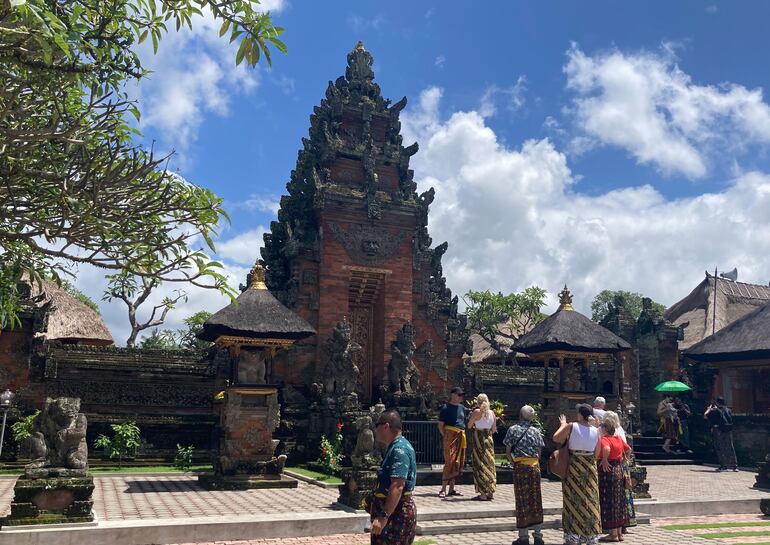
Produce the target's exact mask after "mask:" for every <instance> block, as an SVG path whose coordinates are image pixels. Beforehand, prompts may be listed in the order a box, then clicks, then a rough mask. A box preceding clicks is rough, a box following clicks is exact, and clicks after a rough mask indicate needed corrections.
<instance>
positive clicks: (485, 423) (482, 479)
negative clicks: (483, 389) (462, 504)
mask: <svg viewBox="0 0 770 545" xmlns="http://www.w3.org/2000/svg"><path fill="white" fill-rule="evenodd" d="M476 402H477V403H478V407H477V408H476V409H474V410H473V412H472V413H471V416H470V418H469V419H468V429H469V430H471V433H472V434H473V460H472V461H473V482H474V484H475V485H476V492H477V493H478V496H476V497H475V498H474V499H475V500H479V501H491V500H492V499H493V498H494V495H495V488H496V487H497V466H496V465H495V441H494V434H495V433H497V417H496V416H495V413H493V412H492V409H490V408H489V398H488V397H487V395H486V394H479V395H478V397H477V398H476Z"/></svg>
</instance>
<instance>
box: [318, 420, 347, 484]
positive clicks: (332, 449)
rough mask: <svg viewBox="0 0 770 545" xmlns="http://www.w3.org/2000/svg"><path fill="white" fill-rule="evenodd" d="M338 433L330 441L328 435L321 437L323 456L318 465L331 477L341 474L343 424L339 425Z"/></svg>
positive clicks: (320, 457) (339, 423) (319, 458)
mask: <svg viewBox="0 0 770 545" xmlns="http://www.w3.org/2000/svg"><path fill="white" fill-rule="evenodd" d="M336 428H337V432H336V433H335V434H334V437H332V439H331V440H330V439H329V438H328V437H326V435H322V436H321V455H320V456H319V457H318V463H319V464H321V466H322V467H323V469H324V471H325V472H326V473H327V474H329V475H339V474H340V458H341V457H342V423H341V422H338V423H337V426H336Z"/></svg>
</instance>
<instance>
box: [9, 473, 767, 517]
mask: <svg viewBox="0 0 770 545" xmlns="http://www.w3.org/2000/svg"><path fill="white" fill-rule="evenodd" d="M94 481H95V484H96V490H95V491H94V508H95V510H96V514H97V516H98V517H99V519H100V520H131V519H133V520H135V519H157V518H189V517H217V516H222V515H249V514H254V515H265V514H278V513H308V512H319V511H329V510H331V509H333V507H332V504H333V503H334V502H335V501H336V499H337V491H336V490H335V489H333V488H321V487H317V486H314V485H310V484H306V483H299V487H298V488H296V489H272V490H249V491H243V492H228V491H216V492H209V491H207V490H204V489H203V488H201V487H200V486H198V482H197V480H196V478H195V477H191V476H184V475H168V476H142V475H139V474H137V475H99V474H97V475H95V476H94ZM648 482H649V483H650V490H651V491H652V494H653V496H654V497H655V498H656V499H658V500H707V499H712V500H713V499H721V498H746V497H761V496H764V497H768V494H767V492H761V491H758V490H756V489H753V488H751V486H752V485H753V484H754V474H753V473H751V472H746V471H741V472H738V473H733V472H725V473H716V472H714V471H713V470H711V469H710V468H707V467H703V466H651V467H649V468H648ZM13 483H14V480H13V479H5V478H3V479H0V513H7V512H8V509H9V506H10V503H11V499H12V497H13ZM438 490H439V487H437V486H420V487H418V488H417V490H416V491H415V501H416V503H417V508H418V511H436V510H441V511H445V510H452V509H457V510H462V511H468V510H475V509H487V508H489V507H490V506H495V507H504V508H511V509H513V505H514V497H513V485H500V486H498V490H497V493H496V494H495V501H494V502H476V501H472V497H473V496H474V495H475V494H474V491H473V487H472V486H470V485H465V486H458V490H459V491H460V492H461V493H462V494H463V496H460V497H456V498H447V499H440V498H438V497H437V495H436V494H437V493H438ZM543 502H544V504H546V505H549V506H561V484H560V483H558V482H543Z"/></svg>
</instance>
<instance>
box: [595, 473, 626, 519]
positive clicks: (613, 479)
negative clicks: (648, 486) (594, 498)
mask: <svg viewBox="0 0 770 545" xmlns="http://www.w3.org/2000/svg"><path fill="white" fill-rule="evenodd" d="M598 471H599V503H600V505H601V513H602V531H604V532H609V531H610V530H613V529H615V528H622V527H623V526H626V525H627V524H628V499H627V498H626V478H625V476H624V475H623V465H622V464H621V463H620V460H617V461H614V462H612V461H611V462H610V471H604V469H602V468H601V466H599V468H598Z"/></svg>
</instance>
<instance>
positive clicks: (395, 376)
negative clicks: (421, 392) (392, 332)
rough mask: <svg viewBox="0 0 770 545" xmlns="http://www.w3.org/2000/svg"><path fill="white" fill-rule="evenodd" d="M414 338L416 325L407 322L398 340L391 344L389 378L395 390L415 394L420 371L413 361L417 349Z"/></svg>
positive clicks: (397, 335)
mask: <svg viewBox="0 0 770 545" xmlns="http://www.w3.org/2000/svg"><path fill="white" fill-rule="evenodd" d="M414 338H415V331H414V326H413V325H412V324H411V323H410V322H407V323H405V324H404V326H403V327H402V328H401V329H400V330H399V331H398V333H397V334H396V340H395V341H394V342H393V343H392V344H391V348H390V352H391V357H390V364H389V365H388V379H389V380H390V389H391V391H393V392H396V393H407V394H413V393H416V392H417V389H418V387H419V384H420V371H419V370H418V369H417V366H416V365H415V364H414V362H413V361H412V358H413V357H414V353H415V350H417V345H416V344H415V342H414Z"/></svg>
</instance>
